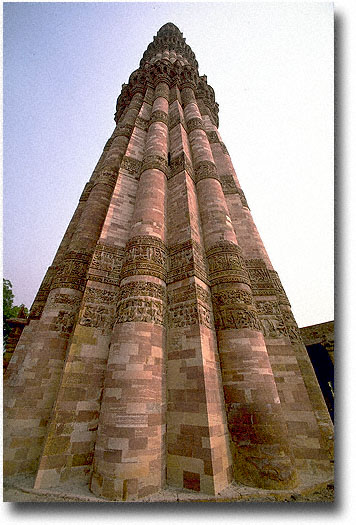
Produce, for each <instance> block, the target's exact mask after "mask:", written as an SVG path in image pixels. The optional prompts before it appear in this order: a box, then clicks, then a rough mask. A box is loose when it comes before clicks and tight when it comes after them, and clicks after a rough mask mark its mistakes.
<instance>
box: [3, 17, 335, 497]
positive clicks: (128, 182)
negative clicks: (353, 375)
mask: <svg viewBox="0 0 356 525" xmlns="http://www.w3.org/2000/svg"><path fill="white" fill-rule="evenodd" d="M115 122H116V127H115V130H114V132H113V134H112V136H111V137H110V138H109V140H108V141H107V143H106V145H105V147H104V151H103V153H102V155H101V157H100V159H99V161H98V164H97V166H96V168H95V170H94V172H93V174H92V176H91V178H90V180H89V182H88V183H87V184H86V186H85V188H84V191H83V193H82V195H81V197H80V200H79V204H78V206H77V209H76V210H75V213H74V215H73V218H72V220H71V222H70V224H69V226H68V229H67V231H66V233H65V235H64V237H63V240H62V242H61V244H60V246H59V249H58V251H57V254H56V256H55V258H54V261H53V264H52V265H51V266H50V267H49V268H48V270H47V273H46V275H45V277H44V279H43V282H42V284H41V287H40V289H39V291H38V293H37V295H36V298H35V301H34V303H33V306H32V309H31V313H30V321H29V324H28V325H27V326H26V328H25V329H24V331H23V333H22V336H21V338H20V340H19V343H18V345H17V348H16V350H15V352H14V356H13V358H12V360H11V362H10V364H9V366H8V370H7V374H6V379H5V392H4V394H5V417H6V422H5V442H4V448H5V460H4V467H5V475H7V476H12V475H15V474H19V473H24V472H32V473H34V474H35V482H34V483H35V485H34V486H35V488H46V487H53V486H58V485H61V484H65V483H66V482H68V481H70V482H71V484H73V482H74V481H75V480H78V483H83V482H87V483H89V485H90V488H91V490H92V491H93V492H94V493H95V494H96V495H99V496H102V497H105V498H109V499H112V500H122V499H124V500H125V499H135V498H140V497H143V496H145V495H148V494H153V493H155V492H157V491H159V490H160V489H161V488H164V487H165V486H167V485H168V486H172V487H178V488H182V489H183V488H185V489H191V490H194V491H200V492H202V493H205V494H217V493H218V492H220V491H221V490H223V489H224V488H226V487H227V486H228V485H229V484H230V483H231V482H232V481H233V480H234V481H235V482H237V483H243V484H245V485H251V486H255V487H260V488H267V489H287V488H291V487H294V486H298V484H301V483H306V482H309V483H317V482H321V481H323V480H326V479H328V478H330V476H331V464H332V452H331V445H332V423H331V420H330V418H329V414H328V411H327V409H326V406H325V404H324V400H323V397H322V395H321V392H320V390H319V386H318V383H317V381H316V378H315V375H314V372H313V369H312V366H311V364H310V361H309V359H308V356H307V353H306V350H305V347H304V345H303V343H302V340H301V337H300V334H299V330H298V326H297V324H296V322H295V319H294V317H293V314H292V312H291V309H290V304H289V302H288V299H287V297H286V294H285V292H284V290H283V287H282V285H281V283H280V280H279V278H278V274H277V272H276V271H275V270H274V269H273V266H272V264H271V261H270V260H269V257H268V255H267V253H266V250H265V248H264V246H263V243H262V241H261V239H260V237H259V234H258V232H257V229H256V226H255V224H254V222H253V219H252V216H251V212H250V209H249V207H248V204H247V201H246V198H245V195H244V192H243V191H242V189H241V188H240V185H239V182H238V180H237V177H236V174H235V171H234V168H233V166H232V163H231V159H230V157H229V154H228V151H227V149H226V147H225V145H224V143H223V142H222V139H221V137H220V134H219V132H218V104H217V103H216V102H215V97H214V91H213V89H212V88H211V87H210V85H208V83H207V78H206V76H199V73H198V63H197V61H196V59H195V55H194V53H193V52H192V50H191V49H190V47H189V46H188V45H187V44H186V43H185V39H184V38H183V35H182V33H181V32H180V31H179V29H178V28H177V27H176V26H175V25H173V24H171V23H168V24H166V25H164V26H163V27H162V28H161V29H160V30H159V31H158V33H157V36H156V37H154V39H153V42H152V43H151V44H150V45H149V46H148V48H147V50H146V51H145V52H144V54H143V58H142V60H141V62H140V67H139V68H138V69H137V70H136V71H134V72H133V73H132V75H131V76H130V78H129V81H128V84H124V85H123V87H122V91H121V94H120V96H119V97H118V100H117V106H116V113H115Z"/></svg>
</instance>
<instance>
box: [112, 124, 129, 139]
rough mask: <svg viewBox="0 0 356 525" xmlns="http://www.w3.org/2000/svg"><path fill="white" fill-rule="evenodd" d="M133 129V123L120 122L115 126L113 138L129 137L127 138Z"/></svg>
mask: <svg viewBox="0 0 356 525" xmlns="http://www.w3.org/2000/svg"><path fill="white" fill-rule="evenodd" d="M133 130H134V125H133V124H120V125H119V126H118V127H117V129H116V131H115V134H114V136H113V138H116V137H126V138H128V139H129V138H131V135H132V132H133Z"/></svg>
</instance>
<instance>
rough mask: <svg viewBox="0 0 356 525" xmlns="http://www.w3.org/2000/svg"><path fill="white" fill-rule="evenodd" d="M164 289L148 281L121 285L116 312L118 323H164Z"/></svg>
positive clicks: (162, 286)
mask: <svg viewBox="0 0 356 525" xmlns="http://www.w3.org/2000/svg"><path fill="white" fill-rule="evenodd" d="M165 305H166V287H165V286H164V285H161V284H157V283H153V282H150V281H133V282H129V283H125V284H123V285H121V287H120V292H119V299H118V304H117V310H116V320H117V322H118V323H126V322H135V321H137V322H147V323H153V324H160V325H162V324H163V323H164V316H165Z"/></svg>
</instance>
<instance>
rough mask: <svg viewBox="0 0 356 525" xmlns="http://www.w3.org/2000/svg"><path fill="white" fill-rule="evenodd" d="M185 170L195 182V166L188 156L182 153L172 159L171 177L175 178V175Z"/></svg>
mask: <svg viewBox="0 0 356 525" xmlns="http://www.w3.org/2000/svg"><path fill="white" fill-rule="evenodd" d="M183 170H185V171H186V172H187V173H188V174H189V175H190V177H191V178H192V179H193V180H194V170H193V165H192V163H191V161H190V160H189V158H188V157H187V155H186V154H185V153H184V152H183V151H182V152H181V153H180V154H179V155H177V156H176V157H173V158H172V159H171V163H170V173H169V176H170V177H174V175H177V173H180V172H181V171H183Z"/></svg>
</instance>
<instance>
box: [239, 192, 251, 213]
mask: <svg viewBox="0 0 356 525" xmlns="http://www.w3.org/2000/svg"><path fill="white" fill-rule="evenodd" d="M237 193H238V194H239V197H240V199H241V204H242V206H244V207H245V208H248V209H250V208H249V205H248V204H247V200H246V197H245V194H244V192H243V190H242V189H241V188H237Z"/></svg>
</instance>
